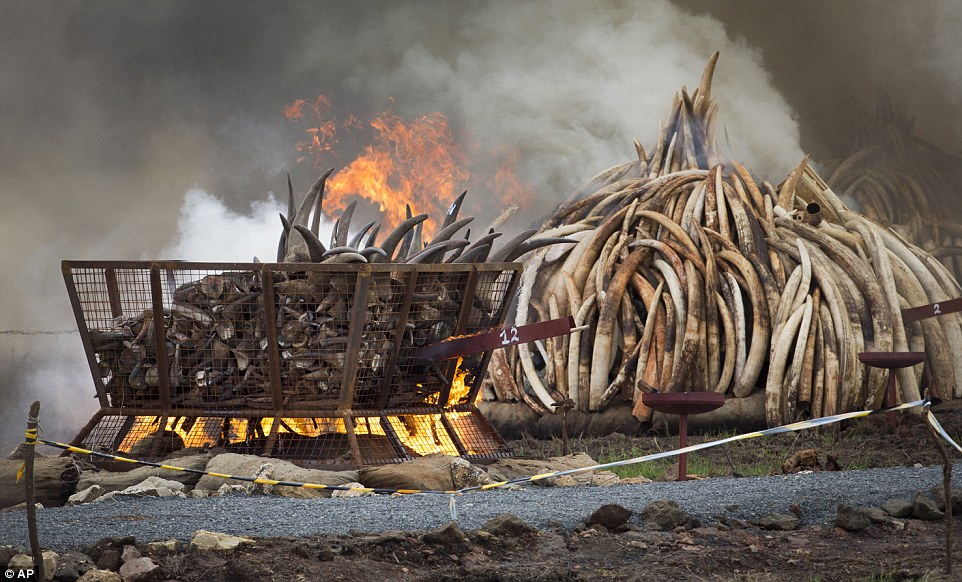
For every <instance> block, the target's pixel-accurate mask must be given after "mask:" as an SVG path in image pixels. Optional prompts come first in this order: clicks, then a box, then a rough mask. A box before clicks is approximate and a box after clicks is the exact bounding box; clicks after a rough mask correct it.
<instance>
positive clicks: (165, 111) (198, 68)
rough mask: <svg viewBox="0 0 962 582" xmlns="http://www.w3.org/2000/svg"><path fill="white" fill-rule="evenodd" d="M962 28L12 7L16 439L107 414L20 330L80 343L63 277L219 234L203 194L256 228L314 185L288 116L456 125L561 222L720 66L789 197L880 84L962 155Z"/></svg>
mask: <svg viewBox="0 0 962 582" xmlns="http://www.w3.org/2000/svg"><path fill="white" fill-rule="evenodd" d="M960 31H962V4H960V3H957V2H950V1H943V2H936V1H925V0H919V1H914V2H901V3H900V2H887V1H886V2H881V1H878V2H870V1H864V0H862V1H857V0H856V1H847V2H831V1H828V0H817V1H807V2H794V3H787V2H768V1H762V0H677V1H676V2H675V3H672V2H669V1H668V0H648V1H644V2H627V1H617V0H612V1H606V2H582V1H580V0H578V1H576V0H562V1H553V2H549V1H547V0H536V1H531V2H523V3H522V2H511V1H507V0H490V1H485V2H454V1H447V2H389V1H386V0H384V1H360V2H322V1H318V2H283V1H270V2H266V1H264V2H258V1H244V2H237V1H229V2H228V1H216V0H214V1H211V0H208V1H204V2H194V1H187V0H182V1H174V0H167V1H154V2H129V1H118V0H101V1H97V2H93V1H88V2H82V1H61V0H52V1H47V2H34V1H27V0H7V1H5V2H3V3H0V55H3V57H2V59H0V260H2V264H3V267H4V274H3V277H0V332H4V335H0V404H2V406H0V427H3V428H0V444H2V445H3V448H9V446H10V445H12V443H13V442H14V439H16V438H18V437H17V435H18V434H20V433H19V430H20V423H21V421H22V416H23V415H24V414H25V411H26V408H27V405H28V404H29V401H31V400H33V399H35V398H41V399H42V400H44V402H45V403H46V404H45V405H44V406H45V409H46V410H47V411H48V413H47V414H48V418H53V419H56V420H54V421H49V422H48V426H49V427H51V429H50V430H52V431H56V430H58V429H56V428H54V427H61V428H59V430H60V434H59V435H58V436H60V437H63V438H67V437H69V436H72V435H71V434H70V433H71V432H72V431H75V430H76V428H77V427H78V426H79V425H80V424H82V423H83V422H84V421H85V420H86V419H87V418H89V415H90V414H92V412H93V410H94V401H92V400H91V399H90V395H91V394H92V392H93V388H92V382H91V380H90V378H89V372H88V371H87V368H86V364H85V362H84V359H83V355H82V352H81V350H80V346H79V339H78V338H77V336H75V335H73V336H70V335H67V336H23V335H10V334H8V333H5V332H8V331H10V330H27V331H29V330H51V329H69V328H72V327H75V322H74V320H73V318H72V316H71V314H70V310H69V306H68V305H67V298H66V292H65V290H64V286H63V282H62V278H61V277H60V272H59V262H60V260H62V259H68V258H69V259H141V258H167V257H158V256H157V255H158V253H159V252H160V251H159V249H165V248H178V249H179V248H182V247H177V246H176V244H177V240H178V239H179V238H183V236H182V235H183V233H180V232H179V231H178V227H180V228H194V229H198V230H202V231H205V232H206V230H207V229H206V226H205V223H204V217H199V218H198V220H195V221H191V222H189V223H187V224H189V226H187V227H185V226H184V225H185V222H184V221H183V220H182V216H181V214H182V212H183V208H184V203H185V193H186V192H187V191H188V190H191V189H193V188H198V189H200V190H203V191H205V192H208V193H210V194H211V195H212V196H215V197H217V198H218V199H220V200H222V201H223V205H224V206H225V207H226V208H229V209H232V210H234V211H237V212H241V213H243V212H249V211H250V207H249V202H251V201H253V200H264V199H265V198H266V197H267V194H268V192H270V191H276V192H283V190H284V184H285V182H284V173H285V172H288V171H290V172H291V173H292V175H293V177H294V180H295V185H298V186H300V188H302V189H303V188H306V187H307V186H309V184H310V183H311V182H312V181H313V179H314V177H315V175H316V173H317V170H316V169H314V168H311V167H309V166H308V165H305V164H300V165H298V164H296V163H295V159H296V152H294V150H293V147H292V145H293V143H294V141H296V140H297V139H300V138H302V137H303V135H302V134H301V132H300V131H301V128H299V127H296V126H294V125H292V124H291V123H290V122H288V121H287V120H285V119H284V118H283V117H282V115H281V111H282V108H283V106H284V105H286V104H289V103H291V102H292V101H293V100H294V99H297V98H304V99H308V100H311V99H313V98H314V97H315V96H317V95H318V94H321V93H323V94H325V95H329V96H331V97H332V100H333V102H334V111H335V112H336V113H338V114H346V113H347V112H356V113H359V114H361V115H362V116H363V115H370V114H372V113H374V112H377V111H382V110H384V109H386V108H387V107H388V106H389V104H390V103H391V102H390V101H389V98H391V97H393V98H394V100H393V107H394V110H395V111H397V112H398V113H399V114H402V115H404V116H413V115H420V114H424V113H429V112H432V111H441V112H442V113H443V114H445V115H446V116H448V118H449V119H450V121H451V124H452V127H453V128H455V130H456V131H457V132H458V134H459V135H462V134H463V135H471V137H472V138H473V139H474V140H476V141H477V142H478V143H479V144H480V146H482V147H491V148H494V147H498V146H504V145H508V146H510V147H515V148H518V149H519V151H520V153H521V158H520V163H519V173H520V174H521V177H522V178H523V179H525V180H527V181H528V182H529V183H530V184H532V186H533V187H534V188H535V190H536V192H537V194H538V197H539V200H540V204H539V205H538V206H537V208H538V209H544V208H547V207H550V206H551V205H552V204H554V203H556V202H557V200H559V199H560V198H562V197H563V196H564V195H565V193H566V192H567V191H570V189H571V188H572V187H573V186H574V185H576V184H578V183H580V182H581V181H583V180H585V179H587V178H588V177H590V176H591V175H593V174H595V173H597V172H599V171H601V170H603V169H605V168H607V167H609V166H611V165H614V164H615V163H620V162H623V161H626V160H628V159H631V158H632V157H633V155H634V150H633V147H632V145H631V140H632V139H634V138H638V139H640V140H641V141H642V142H643V143H645V144H651V143H652V142H653V140H654V137H655V135H656V131H657V128H658V123H659V119H661V118H663V117H664V116H665V115H666V113H667V109H668V107H669V105H670V103H671V95H672V93H673V92H674V91H675V90H676V89H678V88H679V87H681V86H682V85H683V84H687V85H688V86H689V87H693V86H695V85H696V84H697V82H698V77H699V75H700V72H701V68H702V67H703V65H704V63H705V61H706V60H707V58H708V56H709V55H710V54H711V52H712V51H714V50H716V49H717V50H720V51H721V53H722V56H721V60H720V62H719V67H718V71H717V74H716V83H715V96H716V98H717V99H718V100H719V102H720V104H721V106H722V110H721V114H720V122H721V124H722V125H724V126H725V128H726V129H727V130H728V132H729V135H730V136H731V138H732V142H733V145H732V147H733V149H734V152H733V154H734V155H736V157H739V158H740V159H742V160H743V161H746V162H747V163H748V165H749V167H751V168H753V169H754V170H755V171H757V172H759V173H760V174H761V175H763V176H765V177H768V178H770V179H772V180H773V181H778V180H780V179H781V177H784V175H785V174H786V172H787V171H788V170H789V169H790V168H791V167H792V166H793V165H794V164H795V163H797V161H798V160H799V159H800V158H801V156H802V155H803V152H810V153H812V154H813V155H815V157H816V158H822V159H826V158H829V157H832V156H837V155H841V154H844V153H846V152H847V151H848V150H847V148H848V146H849V142H850V140H851V138H852V134H853V131H854V129H853V119H854V111H855V110H856V107H858V106H862V107H869V108H870V107H871V106H872V105H873V102H874V95H875V89H876V87H881V88H883V89H884V90H886V91H888V92H889V93H890V94H891V95H892V96H893V97H894V98H895V99H896V100H904V101H905V102H907V104H908V106H909V110H910V112H912V113H913V114H914V115H916V116H917V117H918V121H917V127H918V133H919V134H921V135H923V136H925V137H927V138H928V139H929V140H931V141H933V142H935V143H937V144H939V145H941V146H942V147H943V148H945V149H947V150H949V151H951V152H956V153H958V152H959V149H960V147H962V143H960V133H959V128H960V121H962V114H960V109H962V103H960V97H959V96H960V95H962V68H960V67H959V66H958V65H957V63H958V62H960V59H959V58H958V57H959V56H960V54H959V53H960V52H962V38H960V36H962V33H960ZM527 219H528V220H531V219H532V217H527ZM212 230H213V229H212ZM212 236H213V235H212ZM217 236H219V237H231V236H234V237H236V244H237V246H238V248H240V247H243V246H244V243H245V241H246V239H247V238H248V235H247V234H246V233H243V232H237V233H236V234H232V235H228V234H218V235H217ZM220 242H223V241H220ZM244 252H245V253H246V252H247V251H246V250H245V251H244ZM248 256H249V255H247V254H245V255H244V258H242V259H241V260H247V257H248ZM171 258H188V259H204V258H207V257H205V255H204V248H203V245H201V246H200V247H199V248H196V249H194V251H193V252H191V253H189V255H188V256H182V257H171ZM262 258H263V257H262Z"/></svg>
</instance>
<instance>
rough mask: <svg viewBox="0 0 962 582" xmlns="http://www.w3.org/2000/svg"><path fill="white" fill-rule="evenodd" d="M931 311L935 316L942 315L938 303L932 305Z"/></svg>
mask: <svg viewBox="0 0 962 582" xmlns="http://www.w3.org/2000/svg"><path fill="white" fill-rule="evenodd" d="M932 311H933V313H934V314H935V315H942V306H940V305H939V304H938V303H935V304H933V305H932Z"/></svg>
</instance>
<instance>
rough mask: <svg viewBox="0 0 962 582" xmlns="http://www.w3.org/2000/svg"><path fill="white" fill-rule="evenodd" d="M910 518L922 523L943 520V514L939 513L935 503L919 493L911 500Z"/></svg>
mask: <svg viewBox="0 0 962 582" xmlns="http://www.w3.org/2000/svg"><path fill="white" fill-rule="evenodd" d="M912 517H914V518H916V519H921V520H923V521H938V520H940V519H944V518H945V513H943V512H942V511H939V506H938V505H936V504H935V501H933V500H932V499H930V498H929V496H928V495H926V494H925V493H922V492H921V491H920V492H918V493H916V494H915V497H913V498H912Z"/></svg>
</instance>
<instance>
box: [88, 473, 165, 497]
mask: <svg viewBox="0 0 962 582" xmlns="http://www.w3.org/2000/svg"><path fill="white" fill-rule="evenodd" d="M183 490H184V484H183V483H181V482H179V481H170V480H168V479H164V478H162V477H157V476H153V477H147V478H146V479H144V480H143V481H142V482H140V483H138V484H136V485H131V486H130V487H128V488H126V489H122V490H120V491H111V492H110V493H106V494H104V495H102V496H100V497H98V498H97V501H98V502H100V501H105V500H107V499H114V498H115V497H173V496H175V495H180V496H183Z"/></svg>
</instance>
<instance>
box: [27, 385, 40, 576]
mask: <svg viewBox="0 0 962 582" xmlns="http://www.w3.org/2000/svg"><path fill="white" fill-rule="evenodd" d="M39 422H40V401H39V400H37V401H35V402H34V403H33V404H31V405H30V416H28V417H27V432H26V444H27V451H26V453H27V458H26V459H24V461H23V467H24V469H23V470H24V487H25V488H26V494H27V531H28V534H29V536H30V552H31V553H32V554H33V568H34V570H35V571H36V572H37V580H43V551H42V550H41V549H40V536H39V535H38V533H37V507H36V502H37V499H36V495H35V492H34V488H33V454H34V449H35V448H36V445H37V424H38V423H39Z"/></svg>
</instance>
